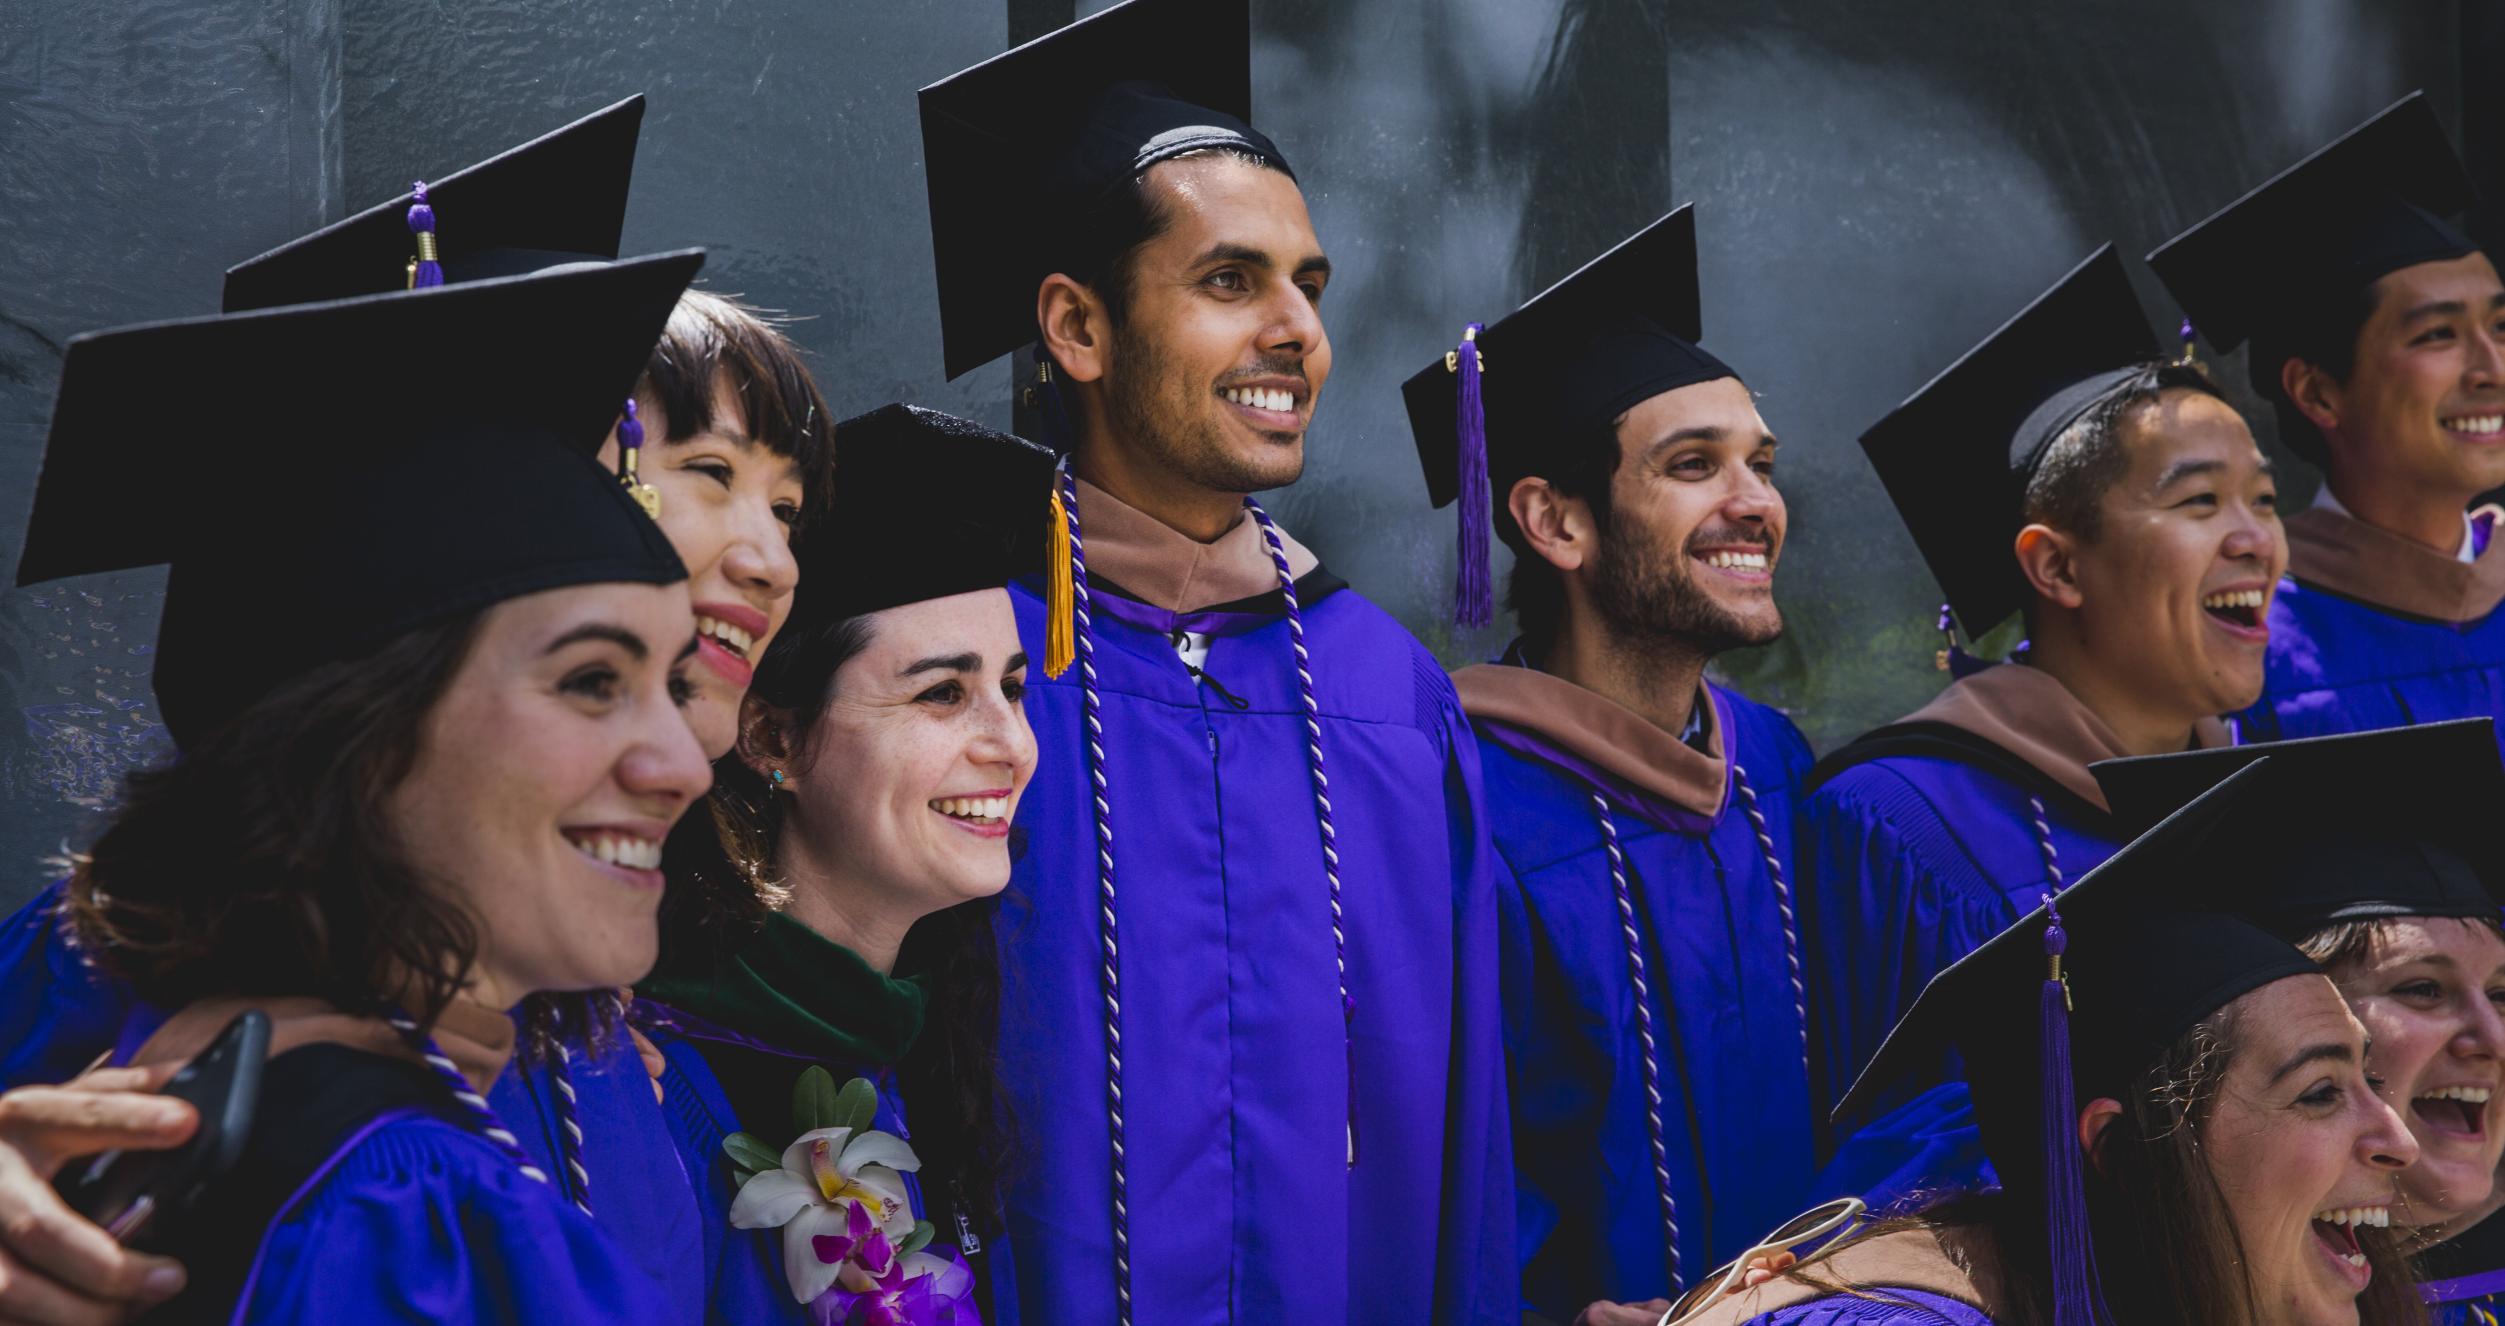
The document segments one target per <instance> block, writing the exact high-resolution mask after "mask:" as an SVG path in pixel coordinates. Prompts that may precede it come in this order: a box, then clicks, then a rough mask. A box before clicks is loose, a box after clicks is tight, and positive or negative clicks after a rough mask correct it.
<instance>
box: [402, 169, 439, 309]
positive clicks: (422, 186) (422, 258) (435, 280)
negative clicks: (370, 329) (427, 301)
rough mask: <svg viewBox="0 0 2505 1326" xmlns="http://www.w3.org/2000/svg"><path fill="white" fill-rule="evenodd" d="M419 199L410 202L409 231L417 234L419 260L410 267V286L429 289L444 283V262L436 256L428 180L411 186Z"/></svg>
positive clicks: (433, 214) (432, 208) (433, 218)
mask: <svg viewBox="0 0 2505 1326" xmlns="http://www.w3.org/2000/svg"><path fill="white" fill-rule="evenodd" d="M409 192H411V193H414V194H416V195H417V201H415V202H412V203H410V204H409V233H410V234H412V235H415V236H417V250H418V251H417V261H416V262H415V263H414V264H413V265H411V267H410V268H409V288H410V289H411V290H427V289H432V288H433V287H435V286H439V285H442V284H443V283H444V268H443V264H442V263H440V262H437V261H436V256H435V209H434V207H433V206H432V205H431V204H429V203H428V202H427V201H426V181H424V180H419V181H418V182H417V183H415V184H412V185H410V186H409Z"/></svg>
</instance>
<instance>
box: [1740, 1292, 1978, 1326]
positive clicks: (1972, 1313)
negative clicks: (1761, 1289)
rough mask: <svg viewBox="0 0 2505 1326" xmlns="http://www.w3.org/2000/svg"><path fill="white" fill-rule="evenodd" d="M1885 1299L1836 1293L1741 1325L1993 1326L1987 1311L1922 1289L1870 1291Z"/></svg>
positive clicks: (1749, 1320) (1758, 1315) (1765, 1314)
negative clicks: (1986, 1313)
mask: <svg viewBox="0 0 2505 1326" xmlns="http://www.w3.org/2000/svg"><path fill="white" fill-rule="evenodd" d="M1870 1292H1872V1293H1874V1294H1883V1295H1885V1297H1884V1298H1860V1297H1855V1296H1853V1295H1850V1294H1835V1295H1831V1296H1829V1297H1826V1298H1813V1299H1811V1300H1809V1301H1808V1302H1806V1303H1795V1304H1793V1305H1791V1306H1790V1307H1785V1308H1776V1309H1775V1310H1774V1311H1772V1312H1761V1313H1759V1314H1757V1315H1756V1316H1754V1317H1751V1318H1749V1319H1748V1320H1747V1321H1745V1322H1742V1323H1741V1324H1740V1326H1992V1319H1991V1318H1990V1317H1988V1316H1985V1315H1984V1312H1983V1309H1981V1308H1978V1307H1973V1306H1971V1305H1968V1304H1965V1303H1960V1302H1958V1301H1957V1300H1956V1299H1953V1298H1944V1297H1942V1296H1940V1295H1938V1294H1932V1293H1926V1292H1924V1291H1922V1290H1919V1289H1880V1290H1873V1291H1870Z"/></svg>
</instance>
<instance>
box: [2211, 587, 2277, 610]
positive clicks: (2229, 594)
mask: <svg viewBox="0 0 2505 1326" xmlns="http://www.w3.org/2000/svg"><path fill="white" fill-rule="evenodd" d="M2268 597H2269V594H2268V592H2267V591H2265V590H2259V589H2231V590H2228V591H2226V592H2225V593H2221V594H2212V595H2210V596H2209V597H2207V598H2204V599H2202V600H2201V606H2202V607H2204V608H2258V607H2260V606H2261V605H2262V602H2263V600H2265V599H2267V598H2268Z"/></svg>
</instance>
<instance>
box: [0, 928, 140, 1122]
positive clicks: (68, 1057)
mask: <svg viewBox="0 0 2505 1326" xmlns="http://www.w3.org/2000/svg"><path fill="white" fill-rule="evenodd" d="M64 887H65V886H64V884H62V883H61V882H57V881H56V882H55V883H53V884H52V885H51V886H50V887H48V888H46V889H45V890H44V891H43V892H41V893H39V894H36V895H35V897H34V900H33V901H31V902H29V903H27V904H26V905H25V906H23V907H20V908H19V909H17V913H16V914H15V915H13V916H11V917H10V918H9V919H8V920H7V921H5V922H0V1089H6V1088H9V1087H22V1086H27V1085H29V1084H32V1083H44V1082H62V1081H67V1080H68V1079H70V1078H72V1077H75V1076H77V1075H78V1073H79V1071H80V1070H82V1069H84V1068H85V1067H86V1066H87V1065H88V1064H90V1063H93V1062H95V1059H96V1057H97V1056H98V1055H101V1054H103V1053H105V1052H106V1051H108V1050H111V1049H112V1048H113V1047H114V1038H115V1036H116V1035H117V1034H119V1033H120V1031H121V1030H122V1023H123V1020H124V1019H125V1018H126V1017H127V1016H128V1015H129V1014H130V1012H131V1010H132V1007H133V1001H132V1000H131V997H130V991H129V990H128V988H127V987H125V986H123V985H122V984H121V983H120V982H118V981H115V980H113V979H112V978H111V977H108V976H106V975H105V974H104V973H103V972H101V971H97V970H95V969H94V968H92V967H89V966H88V965H87V961H86V955H84V954H83V953H81V952H79V950H78V947H77V945H75V944H74V943H72V942H71V940H70V937H69V935H68V933H67V932H66V931H64V930H63V929H62V928H61V915H60V907H61V896H62V891H63V889H64Z"/></svg>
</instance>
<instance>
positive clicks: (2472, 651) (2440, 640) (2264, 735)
mask: <svg viewBox="0 0 2505 1326" xmlns="http://www.w3.org/2000/svg"><path fill="white" fill-rule="evenodd" d="M2493 523H2494V517H2493V516H2492V515H2489V514H2487V513H2482V516H2481V518H2480V519H2479V520H2477V521H2476V522H2474V523H2473V525H2472V535H2471V540H2472V544H2473V546H2474V547H2477V548H2479V549H2480V550H2481V553H2480V556H2479V559H2478V561H2477V562H2476V563H2475V564H2473V565H2469V566H2464V565H2461V564H2459V563H2457V562H2455V561H2454V560H2453V559H2451V558H2447V557H2444V556H2443V555H2441V554H2438V553H2435V552H2433V551H2431V550H2427V549H2422V548H2417V547H2416V546H2415V545H2408V546H2403V545H2402V544H2401V543H2400V541H2399V540H2398V539H2397V538H2396V537H2395V536H2393V535H2389V534H2386V533H2384V532H2382V531H2380V530H2376V529H2373V528H2371V527H2367V526H2363V525H2361V524H2360V523H2359V522H2357V521H2355V520H2353V519H2351V518H2349V517H2347V516H2343V515H2338V514H2336V513H2333V512H2328V511H2324V510H2321V509H2316V510H2312V511H2305V512H2300V513H2298V514H2297V515H2294V516H2290V517H2289V518H2288V522H2287V524H2288V542H2289V549H2290V559H2289V573H2288V575H2287V577H2286V578H2284V579H2282V580H2281V581H2280V582H2279V588H2278V592H2277V593H2276V594H2275V595H2273V596H2272V599H2271V603H2270V619H2269V620H2270V646H2269V655H2268V658H2269V662H2268V665H2267V668H2266V671H2265V674H2264V678H2263V685H2262V695H2261V699H2260V700H2258V701H2256V702H2255V703H2254V704H2253V706H2252V707H2251V708H2249V709H2247V710H2245V711H2244V712H2243V713H2242V714H2239V715H2237V723H2238V726H2239V727H2240V729H2241V731H2242V734H2243V738H2244V740H2246V741H2277V740H2280V739H2283V738H2288V737H2318V736H2329V735H2332V734H2334V733H2340V732H2362V731H2367V730H2370V729H2374V728H2385V727H2399V726H2402V725H2404V724H2409V723H2431V722H2437V721H2440V720H2443V719H2448V718H2478V717H2486V716H2494V715H2499V714H2505V612H2499V611H2496V610H2495V602H2496V595H2497V594H2498V593H2499V592H2500V590H2505V548H2497V547H2494V546H2492V545H2491V544H2490V541H2489V539H2488V534H2489V531H2490V529H2491V528H2492V526H2493Z"/></svg>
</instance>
